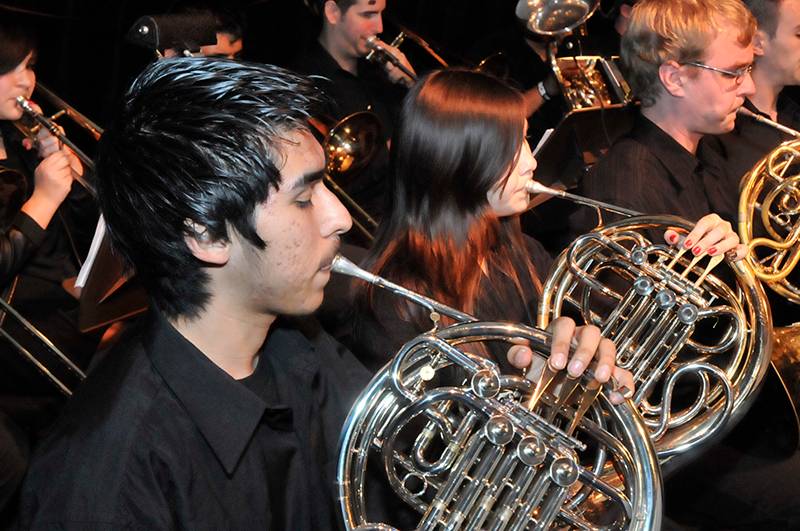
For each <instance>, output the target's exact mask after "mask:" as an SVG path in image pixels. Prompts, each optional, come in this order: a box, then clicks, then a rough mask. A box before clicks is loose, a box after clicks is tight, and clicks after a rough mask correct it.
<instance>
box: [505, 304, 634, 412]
mask: <svg viewBox="0 0 800 531" xmlns="http://www.w3.org/2000/svg"><path fill="white" fill-rule="evenodd" d="M547 331H548V332H550V333H551V334H552V335H553V340H552V343H551V347H550V357H549V358H548V360H547V365H548V367H549V368H550V369H551V370H553V371H561V370H564V369H566V371H567V373H568V374H569V376H570V378H579V377H580V376H581V375H583V373H584V372H585V371H586V368H587V367H589V365H590V364H591V362H592V361H593V360H594V359H596V360H597V365H596V366H595V368H594V372H593V376H594V379H595V380H596V381H597V382H598V383H601V384H604V383H606V382H608V381H609V380H611V382H612V384H613V389H614V390H613V391H612V392H611V393H610V394H609V400H610V401H611V403H613V404H621V403H622V402H624V401H625V400H626V399H627V398H630V397H631V396H633V391H634V382H633V374H632V373H631V372H630V371H627V370H625V369H623V368H621V367H617V366H616V364H615V359H616V356H617V350H616V348H615V347H614V343H612V342H611V341H609V340H608V339H606V338H604V337H601V335H600V329H599V328H597V327H596V326H592V325H589V326H576V324H575V321H573V320H572V319H570V318H568V317H559V318H557V319H554V320H553V321H552V322H551V323H550V325H549V326H548V327H547ZM573 344H574V345H575V348H574V351H573V352H574V353H573V356H572V359H569V358H568V354H567V353H568V352H570V349H571V347H572V346H573ZM507 358H508V362H509V363H511V365H513V366H514V367H517V368H518V369H529V370H528V373H527V377H528V378H529V379H531V380H536V379H537V378H538V377H539V374H540V373H541V371H542V370H544V367H543V366H540V365H537V364H536V363H535V362H536V360H537V359H538V358H537V357H535V356H534V354H533V351H532V350H531V349H530V348H528V346H527V345H514V346H512V347H511V348H510V349H509V350H508V353H507Z"/></svg>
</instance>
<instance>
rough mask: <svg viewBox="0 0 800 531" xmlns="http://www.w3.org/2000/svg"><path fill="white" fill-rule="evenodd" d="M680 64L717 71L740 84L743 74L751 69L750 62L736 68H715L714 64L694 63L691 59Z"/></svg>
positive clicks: (747, 73)
mask: <svg viewBox="0 0 800 531" xmlns="http://www.w3.org/2000/svg"><path fill="white" fill-rule="evenodd" d="M681 64H684V65H689V66H696V67H697V68H705V69H706V70H711V71H712V72H719V73H720V74H722V75H723V76H724V77H725V78H727V79H732V80H733V81H734V83H736V84H737V85H741V84H742V82H743V81H744V78H745V76H747V75H749V74H750V73H751V72H752V71H753V64H752V63H751V64H749V65H747V66H743V67H741V68H737V69H736V70H725V69H724V68H717V67H716V66H709V65H707V64H703V63H695V62H693V61H686V62H684V63H681Z"/></svg>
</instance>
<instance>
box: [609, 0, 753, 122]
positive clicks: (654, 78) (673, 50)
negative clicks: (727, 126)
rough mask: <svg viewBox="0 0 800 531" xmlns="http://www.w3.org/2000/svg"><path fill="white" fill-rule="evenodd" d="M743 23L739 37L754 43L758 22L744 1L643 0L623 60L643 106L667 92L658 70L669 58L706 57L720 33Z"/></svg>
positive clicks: (630, 28) (626, 40)
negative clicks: (662, 84) (724, 29)
mask: <svg viewBox="0 0 800 531" xmlns="http://www.w3.org/2000/svg"><path fill="white" fill-rule="evenodd" d="M730 26H733V27H735V28H738V30H739V35H738V36H737V41H738V43H739V44H740V45H742V46H748V45H749V44H750V43H751V42H752V40H753V34H754V33H755V31H756V21H755V19H754V18H753V15H752V14H750V11H749V10H748V9H747V7H746V6H745V5H744V4H743V3H742V2H741V0H641V1H640V2H638V3H637V4H636V6H634V8H633V12H632V14H631V19H630V23H629V25H628V29H627V31H626V32H625V35H624V36H623V37H622V45H621V51H622V61H623V64H624V66H625V69H626V73H627V77H628V82H629V83H630V85H631V87H632V88H633V91H634V94H636V96H638V98H639V99H640V100H641V102H642V106H644V107H649V106H651V105H653V104H655V102H656V100H657V99H658V97H659V96H660V95H661V94H662V90H663V89H662V87H661V83H660V82H659V77H658V69H659V67H660V66H661V65H662V64H663V63H665V62H666V61H670V60H672V61H676V62H678V63H684V62H687V61H702V59H703V55H704V53H705V51H706V49H707V48H708V46H709V45H710V44H711V42H712V41H713V40H714V39H715V38H716V36H717V34H718V32H719V31H720V30H721V29H723V28H725V27H730Z"/></svg>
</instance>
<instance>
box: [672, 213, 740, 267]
mask: <svg viewBox="0 0 800 531" xmlns="http://www.w3.org/2000/svg"><path fill="white" fill-rule="evenodd" d="M664 239H665V240H666V241H667V243H669V244H671V245H681V246H683V247H684V248H685V249H687V250H688V251H690V252H691V253H692V254H693V255H695V256H699V255H701V254H703V253H706V254H708V255H709V256H718V255H720V254H724V253H727V255H728V258H729V259H731V260H741V259H742V258H744V257H745V256H747V246H746V245H744V244H742V243H739V235H738V234H736V232H734V230H733V228H732V227H731V224H730V223H729V222H727V221H725V220H724V219H722V218H721V217H719V216H718V215H717V214H709V215H707V216H703V217H702V218H700V220H699V221H698V222H697V224H696V225H695V226H694V228H693V229H692V231H691V232H690V233H689V234H687V235H686V238H685V239H683V240H681V237H680V235H679V234H678V233H677V232H676V231H674V230H673V229H669V230H667V231H666V232H665V233H664Z"/></svg>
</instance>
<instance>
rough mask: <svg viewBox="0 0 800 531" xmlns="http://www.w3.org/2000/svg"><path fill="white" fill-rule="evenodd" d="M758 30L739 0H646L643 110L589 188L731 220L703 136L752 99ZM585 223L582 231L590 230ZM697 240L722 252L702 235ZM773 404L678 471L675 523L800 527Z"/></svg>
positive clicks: (637, 21)
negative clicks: (701, 148) (702, 154)
mask: <svg viewBox="0 0 800 531" xmlns="http://www.w3.org/2000/svg"><path fill="white" fill-rule="evenodd" d="M755 36H756V21H755V19H754V17H753V16H752V14H751V13H750V11H748V9H747V7H746V6H745V5H744V4H743V3H742V2H741V1H740V0H641V1H640V2H638V3H637V5H636V6H635V7H634V9H633V11H632V14H631V19H630V25H629V27H628V31H627V32H626V33H625V35H624V36H623V38H622V46H621V51H622V60H623V63H624V65H625V67H626V68H627V79H628V81H629V82H630V84H631V87H632V89H633V90H634V92H635V93H636V95H637V97H638V98H639V99H640V101H641V107H640V111H639V115H638V116H637V119H636V122H635V125H634V127H633V129H632V131H631V132H630V133H629V134H628V135H627V136H625V137H623V138H622V139H620V140H619V141H617V142H616V143H615V144H614V145H613V146H612V147H611V149H610V150H609V152H608V153H607V154H606V156H605V157H604V158H603V159H601V160H600V161H599V162H598V163H597V164H596V165H595V166H594V167H593V168H592V170H591V172H590V173H589V175H588V176H587V177H586V178H585V179H584V181H583V182H582V184H581V187H582V193H583V194H585V195H589V196H591V197H594V198H596V199H601V200H604V201H608V202H611V203H615V204H618V205H621V206H625V207H627V208H631V209H634V210H638V211H640V212H643V213H647V214H675V215H678V216H681V217H684V218H686V219H690V220H694V219H698V218H700V219H701V222H702V220H708V221H709V222H711V221H714V222H716V226H717V229H721V228H723V227H730V225H729V223H728V221H723V220H722V219H720V217H719V216H718V215H717V214H710V213H711V212H717V211H718V209H717V205H718V200H719V198H720V197H721V196H722V195H723V190H721V189H720V188H718V186H719V184H718V181H717V180H716V177H717V176H716V175H709V173H708V171H709V166H712V164H710V163H709V162H710V161H707V163H701V161H700V160H699V159H698V157H697V150H698V144H699V143H700V140H701V139H702V138H703V137H704V135H718V134H722V133H726V132H729V131H731V130H732V129H733V128H734V124H735V122H736V117H737V110H738V109H739V107H740V106H742V104H743V103H744V102H745V100H746V98H750V97H752V96H753V95H754V93H755V87H754V83H753V76H752V72H753V59H754V48H755V45H756V44H757V41H756V39H755ZM756 68H758V64H757V66H756ZM713 166H715V167H716V164H713ZM578 222H579V223H580V220H578ZM583 223H584V225H582V226H581V225H578V226H577V227H576V228H577V229H578V230H585V228H586V227H587V225H588V221H583ZM717 229H714V230H717ZM712 232H713V231H712ZM687 247H690V248H691V250H692V252H693V253H694V254H702V253H704V252H707V253H708V254H711V255H713V254H714V253H713V252H712V249H706V248H705V247H703V245H702V243H700V244H699V243H697V242H687ZM767 402H768V401H767V400H764V396H761V397H759V399H758V400H757V401H756V404H755V405H754V406H753V409H752V410H751V411H750V412H749V413H748V414H747V415H745V417H744V418H743V419H742V421H741V422H740V424H739V425H737V426H736V427H735V428H733V431H732V432H731V434H729V435H728V436H727V437H726V438H725V439H724V440H723V441H722V442H721V443H719V444H718V445H717V446H715V447H713V448H711V449H710V450H708V451H707V452H706V453H705V454H704V455H703V456H702V457H700V458H699V459H698V460H697V461H695V462H694V463H692V464H691V465H689V466H688V467H687V468H684V469H683V470H681V471H679V472H677V473H676V474H675V475H673V476H672V477H670V478H668V480H667V482H666V484H665V487H666V491H665V499H666V506H667V512H666V516H667V518H668V522H669V524H668V525H667V526H665V527H666V528H668V529H674V528H681V529H683V528H686V529H798V528H800V527H799V526H800V504H798V503H797V500H798V499H800V460H799V459H798V456H797V453H796V452H795V451H794V449H792V448H782V449H780V448H777V447H776V445H775V441H776V439H777V438H778V437H779V436H780V434H781V433H783V430H784V429H786V428H785V427H784V426H781V425H779V424H778V423H777V422H771V420H772V418H773V415H770V414H769V411H770V406H769V404H768V403H767ZM778 451H782V452H783V453H782V454H777V453H776V452H778ZM778 455H780V457H778ZM670 520H671V521H670Z"/></svg>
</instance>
